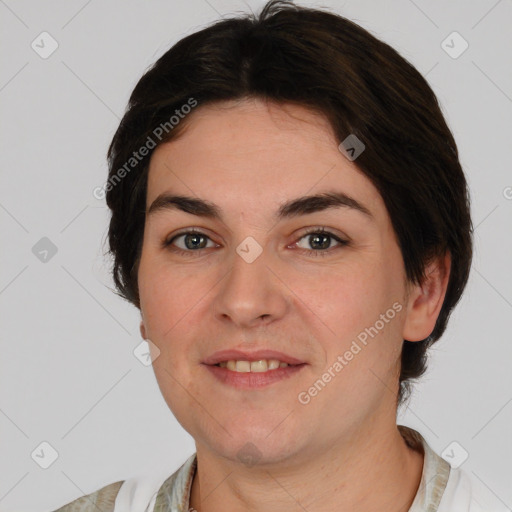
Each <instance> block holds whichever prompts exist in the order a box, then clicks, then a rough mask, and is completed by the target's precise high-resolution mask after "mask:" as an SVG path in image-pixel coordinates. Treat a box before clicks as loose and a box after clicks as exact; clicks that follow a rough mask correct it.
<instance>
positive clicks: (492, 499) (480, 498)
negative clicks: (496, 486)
mask: <svg viewBox="0 0 512 512" xmlns="http://www.w3.org/2000/svg"><path fill="white" fill-rule="evenodd" d="M438 512H511V509H510V508H508V507H507V506H506V505H505V503H504V502H503V501H502V500H501V499H500V498H499V496H497V495H496V494H495V493H494V492H493V491H491V490H490V489H489V488H488V487H487V486H485V485H484V484H483V483H482V482H481V481H480V480H478V479H477V478H474V477H472V476H471V475H470V474H469V473H467V472H466V471H464V470H462V469H460V468H457V469H454V468H451V470H450V477H449V478H448V482H447V483H446V489H445V491H444V493H443V497H442V499H441V502H440V504H439V511H438Z"/></svg>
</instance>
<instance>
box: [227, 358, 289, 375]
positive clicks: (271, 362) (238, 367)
mask: <svg viewBox="0 0 512 512" xmlns="http://www.w3.org/2000/svg"><path fill="white" fill-rule="evenodd" d="M219 366H220V367H221V368H227V369H228V370H231V371H233V372H245V373H247V372H254V373H256V372H266V371H267V370H276V369H277V368H285V367H286V366H288V363H283V362H281V361H278V360H277V359H260V360H259V361H234V360H230V361H222V362H220V363H219Z"/></svg>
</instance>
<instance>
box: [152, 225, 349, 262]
mask: <svg viewBox="0 0 512 512" xmlns="http://www.w3.org/2000/svg"><path fill="white" fill-rule="evenodd" d="M193 234H195V235H201V236H203V237H206V238H208V239H210V237H209V236H207V235H205V234H204V233H203V232H201V231H199V230H197V229H194V228H190V229H188V230H187V231H182V232H181V233H178V234H176V235H174V236H173V237H172V238H171V239H169V240H164V242H163V244H162V245H163V247H164V248H167V249H169V250H171V251H172V252H174V253H176V254H179V255H182V256H191V257H193V256H201V251H202V250H203V249H197V250H190V249H189V250H184V249H180V248H176V247H173V245H172V243H173V242H174V241H175V240H176V239H177V238H179V237H180V236H184V235H193ZM308 235H326V236H328V237H330V238H332V239H334V240H335V241H336V242H338V244H339V245H338V246H337V247H334V248H331V247H329V248H328V249H320V250H314V249H299V250H300V251H305V252H306V253H309V254H310V255H311V256H328V255H329V254H330V253H331V252H332V250H333V249H341V248H342V247H346V246H348V245H350V242H349V241H348V240H344V239H343V238H340V237H339V236H336V235H335V234H334V233H331V232H330V231H327V230H326V229H325V228H324V227H321V228H308V229H307V230H306V232H305V233H304V234H303V235H302V236H301V237H300V238H299V241H300V240H302V239H303V238H305V237H307V236H308ZM210 240H211V239H210ZM194 253H197V254H194Z"/></svg>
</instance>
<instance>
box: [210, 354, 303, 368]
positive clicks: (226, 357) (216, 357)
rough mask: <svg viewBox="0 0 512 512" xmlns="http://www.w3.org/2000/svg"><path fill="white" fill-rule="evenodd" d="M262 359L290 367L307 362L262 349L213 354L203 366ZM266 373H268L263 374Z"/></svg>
mask: <svg viewBox="0 0 512 512" xmlns="http://www.w3.org/2000/svg"><path fill="white" fill-rule="evenodd" d="M261 359H278V360H279V361H281V362H283V363H288V364H290V365H303V364H304V363H305V361H301V360H300V359H297V358H295V357H292V356H289V355H288V354H284V353H283V352H278V351H276V350H267V349H260V350H255V351H252V352H247V351H244V350H236V349H229V350H220V351H218V352H215V353H213V354H212V355H211V356H208V357H207V358H206V359H205V360H204V361H203V364H205V365H208V366H212V365H215V364H217V363H220V362H222V361H230V360H235V361H249V362H252V361H260V360H261ZM272 371H274V372H275V371H277V370H272ZM262 373H266V372H262Z"/></svg>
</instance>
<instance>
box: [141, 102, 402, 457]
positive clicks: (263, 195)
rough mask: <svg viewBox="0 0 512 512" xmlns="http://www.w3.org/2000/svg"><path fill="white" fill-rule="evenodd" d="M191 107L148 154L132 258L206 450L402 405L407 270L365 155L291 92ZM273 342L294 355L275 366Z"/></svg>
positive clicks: (162, 377) (173, 383)
mask: <svg viewBox="0 0 512 512" xmlns="http://www.w3.org/2000/svg"><path fill="white" fill-rule="evenodd" d="M186 121H187V123H189V124H188V126H187V129H186V130H185V132H184V133H183V134H182V135H181V137H179V138H178V139H176V140H174V141H171V142H168V143H165V144H163V145H160V146H159V147H158V148H157V149H156V150H155V152H154V153H153V155H152V157H151V161H150V167H149V175H148V189H147V202H146V207H147V211H148V210H149V209H150V207H152V209H151V212H149V213H147V214H146V225H145V231H144V240H143V248H142V254H141V260H140V266H139V274H138V283H139V292H140V301H141V315H142V321H143V323H142V326H141V333H142V335H143V337H144V338H146V339H149V340H150V341H151V342H152V344H154V345H155V347H157V348H158V351H159V355H158V357H156V359H154V362H153V367H154V371H155V374H156V378H157V381H158V384H159V387H160V389H161V392H162V394H163V397H164V399H165V400H166V402H167V404H168V406H169V407H170V409H171V410H172V412H173V414H174V415H175V416H176V418H177V419H178V421H179V422H180V423H181V425H182V426H183V427H184V428H185V429H186V430H187V431H188V432H189V433H190V434H191V435H192V437H193V438H194V439H195V441H196V445H197V447H198V450H199V449H200V448H201V449H204V450H209V451H210V452H211V453H215V454H217V455H219V456H223V457H227V458H229V459H233V460H235V459H239V460H240V458H241V456H243V455H244V454H245V452H250V451H251V450H253V451H254V452H255V455H254V457H256V458H258V459H260V461H261V462H269V463H275V462H277V461H281V460H284V459H287V458H290V457H295V458H296V459H301V458H302V459H304V460H306V459H307V457H309V456H311V454H313V453H318V452H319V450H320V451H328V450H331V449H332V447H333V445H334V444H335V443H338V442H341V441H342V440H343V439H344V438H345V439H348V438H350V437H352V436H353V435H354V434H355V433H356V432H358V431H361V429H362V428H363V427H364V426H365V425H369V424H372V425H376V424H378V423H379V422H382V423H384V422H389V421H394V420H395V416H396V407H395V400H396V391H397V382H398V372H399V368H400V363H399V359H400V350H401V345H402V340H403V338H402V336H403V327H404V323H405V321H406V316H407V311H406V280H405V271H404V265H403V260H402V257H401V252H400V249H399V247H398V245H397V241H396V238H395V235H394V232H393V229H392V226H391V222H390V218H389V216H388V214H387V211H386V208H385V205H384V203H383V200H382V198H381V196H380V194H379V193H378V191H377V190H376V188H375V187H374V186H373V185H372V183H371V182H370V181H369V180H368V179H367V178H366V177H365V176H364V175H363V174H362V173H361V172H360V171H359V170H358V169H357V167H356V162H357V160H356V161H354V162H352V161H350V160H349V159H348V158H346V156H345V155H344V154H342V153H341V152H340V150H339V149H338V142H337V141H336V139H335V137H334V135H333V133H332V130H331V128H330V126H329V124H328V122H327V121H326V120H325V119H324V118H323V117H322V116H320V115H319V114H316V113H312V112H310V111H308V110H306V109H305V108H302V107H298V106H294V105H286V106H282V105H281V106H279V105H275V104H271V105H266V104H264V103H263V102H260V101H259V100H244V101H243V102H223V103H222V104H216V105H212V106H204V107H198V108H197V109H196V111H195V112H193V113H192V114H190V118H188V119H187V120H186ZM325 194H332V196H331V197H334V196H335V195H337V196H336V197H337V198H338V200H336V201H335V200H334V199H332V200H331V201H330V202H329V201H325V197H326V196H325ZM165 195H169V196H186V197H188V198H191V199H194V200H196V201H202V202H205V203H206V204H203V203H193V202H191V201H183V200H181V201H178V200H172V199H169V198H168V199H167V200H166V199H162V198H163V197H164V196H165ZM307 196H323V197H324V199H323V200H322V199H321V198H320V199H317V200H316V201H314V200H311V199H309V200H308V199H303V200H302V201H300V202H297V200H298V199H299V198H305V197H307ZM157 198H160V199H159V200H158V201H157V202H155V200H157ZM340 198H341V199H340ZM292 203H293V204H292ZM215 213H216V215H215ZM191 231H192V233H191ZM322 231H323V232H322ZM231 349H232V350H238V351H241V353H239V354H227V353H225V354H219V352H220V351H225V350H231ZM158 351H157V350H156V349H155V350H154V351H153V355H154V356H155V355H156V354H157V353H158ZM257 351H260V353H259V354H258V353H257ZM261 351H267V352H261ZM268 351H275V352H268ZM274 358H275V359H277V360H281V362H283V361H282V360H283V359H288V360H289V361H290V362H293V363H294V364H293V365H291V364H290V365H289V366H288V367H285V366H284V365H279V366H280V368H277V369H275V368H273V366H275V363H271V367H272V368H271V369H268V360H270V359H274ZM219 359H220V361H221V362H222V361H226V360H239V363H235V366H236V365H237V364H238V369H239V370H247V369H249V368H251V371H250V372H247V373H246V372H243V371H242V372H235V371H233V370H232V369H229V368H232V366H230V367H229V368H225V367H223V366H225V364H226V363H221V366H213V363H214V362H219ZM261 359H265V360H267V363H255V364H254V365H253V366H252V367H251V365H248V364H247V363H245V362H242V361H249V362H250V361H251V360H252V361H253V362H255V361H257V360H261ZM299 363H300V364H299ZM232 364H233V363H230V365H232ZM265 364H267V366H265ZM257 370H260V371H257ZM248 443H252V445H254V446H252V445H249V444H248ZM249 447H250V448H249Z"/></svg>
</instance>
